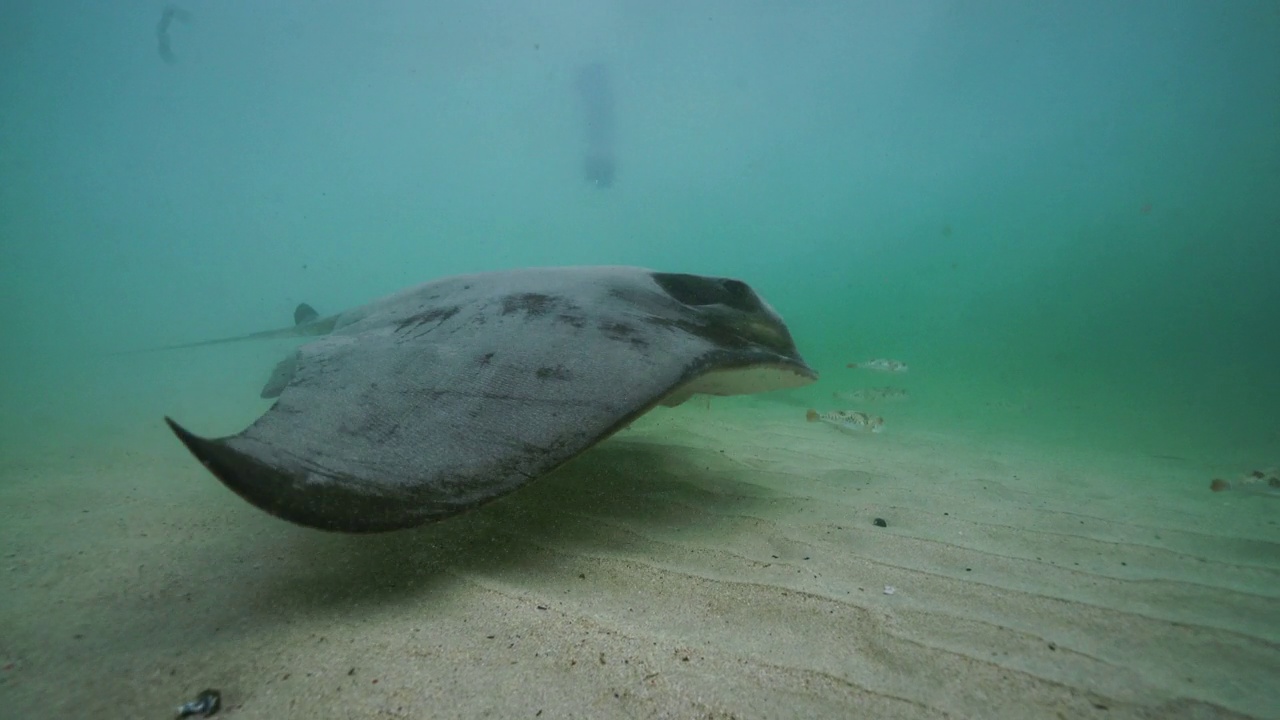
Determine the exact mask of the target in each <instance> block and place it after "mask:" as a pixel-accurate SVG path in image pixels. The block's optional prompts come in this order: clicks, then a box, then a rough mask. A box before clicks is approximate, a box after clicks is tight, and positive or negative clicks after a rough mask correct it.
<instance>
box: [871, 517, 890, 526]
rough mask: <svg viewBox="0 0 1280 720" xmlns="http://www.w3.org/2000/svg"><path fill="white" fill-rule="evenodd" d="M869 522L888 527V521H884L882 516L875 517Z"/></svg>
mask: <svg viewBox="0 0 1280 720" xmlns="http://www.w3.org/2000/svg"><path fill="white" fill-rule="evenodd" d="M871 524H872V525H875V526H876V527H889V523H887V522H885V521H884V518H876V519H875V520H872V521H871Z"/></svg>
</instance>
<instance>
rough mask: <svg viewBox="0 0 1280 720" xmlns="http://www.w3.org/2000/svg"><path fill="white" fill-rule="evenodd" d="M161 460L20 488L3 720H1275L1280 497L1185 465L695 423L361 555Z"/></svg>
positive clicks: (713, 417)
mask: <svg viewBox="0 0 1280 720" xmlns="http://www.w3.org/2000/svg"><path fill="white" fill-rule="evenodd" d="M154 438H155V442H154V444H151V445H149V446H148V447H145V448H143V447H136V448H133V449H130V450H127V451H126V450H115V451H102V452H101V453H89V454H84V453H82V454H81V455H80V456H79V457H66V456H59V457H50V458H47V459H31V458H27V459H17V458H12V457H11V458H6V459H5V460H4V461H3V465H2V466H0V666H2V667H3V670H0V716H2V717H4V718H15V719H26V718H131V719H134V718H139V719H140V718H166V717H172V715H173V711H174V708H176V706H177V705H178V704H180V703H181V702H182V701H184V700H188V699H191V698H193V697H194V696H195V695H196V694H197V693H198V692H200V691H201V690H203V689H205V688H207V687H214V688H218V689H219V690H220V691H221V692H222V696H223V702H224V708H223V710H222V712H221V713H220V714H219V717H226V718H243V719H248V718H271V719H273V720H278V719H279V718H307V720H325V719H327V718H480V717H486V718H537V717H542V718H615V717H617V718H742V719H748V718H854V717H865V718H878V719H883V718H943V717H952V718H1017V719H1020V720H1027V719H1031V718H1136V717H1141V718H1166V719H1173V718H1230V717H1255V718H1267V717H1270V718H1276V717H1280V682H1277V678H1280V525H1278V524H1277V521H1278V520H1280V500H1277V499H1274V498H1266V497H1257V496H1247V495H1235V494H1232V493H1221V494H1214V493H1209V492H1208V490H1207V483H1208V479H1209V472H1210V471H1209V469H1207V468H1205V467H1201V466H1198V465H1196V463H1194V462H1192V461H1189V460H1183V459H1181V458H1172V457H1171V458H1156V457H1148V456H1141V455H1135V456H1133V457H1126V456H1123V455H1114V454H1113V455H1099V454H1096V453H1091V452H1089V451H1085V450H1079V449H1064V448H1061V447H1057V448H1053V447H1048V446H1033V445H1031V444H1028V443H1017V442H1013V441H1010V440H1005V441H996V440H990V439H988V440H983V441H974V440H966V439H964V438H963V437H958V436H953V435H945V434H935V433H929V432H925V431H912V430H909V429H906V428H890V430H889V431H887V432H885V433H882V434H879V435H875V436H870V435H865V436H863V435H848V434H845V433H842V432H839V431H837V430H835V429H833V428H831V427H829V426H826V425H822V424H811V423H806V422H804V420H803V410H799V411H797V410H796V409H795V408H794V407H789V406H786V405H780V404H771V403H756V404H741V405H732V404H728V405H724V406H721V405H715V406H713V407H711V409H710V410H707V409H704V408H702V407H701V406H700V405H698V404H694V403H690V404H688V405H686V406H684V407H681V408H678V409H675V410H659V411H657V412H655V413H652V414H650V415H649V416H647V417H645V418H642V419H641V420H640V421H639V422H638V423H637V424H636V425H635V426H633V427H632V428H630V429H628V430H625V431H623V432H622V433H620V434H619V435H617V436H616V437H614V438H612V439H611V440H609V441H607V442H605V443H604V444H602V445H600V446H599V447H597V448H595V449H594V450H592V451H591V452H589V453H587V454H585V455H583V456H582V457H580V458H578V459H577V460H575V461H574V462H573V463H571V464H570V465H568V466H566V467H565V468H563V469H561V470H560V471H558V472H556V473H554V474H552V475H550V476H548V477H546V478H543V479H541V480H539V481H538V482H536V483H533V484H532V485H530V486H529V487H527V488H525V489H523V490H521V491H520V492H518V493H515V494H514V495H511V496H509V497H507V498H504V499H503V500H500V501H498V502H496V503H493V504H491V505H489V506H487V507H485V508H482V509H480V510H478V511H475V512H472V513H469V514H467V515H464V516H461V517H459V518H456V519H454V520H450V521H447V522H444V523H440V524H437V525H434V526H430V527H426V528H422V529H419V530H413V531H405V532H398V533H390V534H384V535H374V536H343V535H333V534H326V533H322V532H317V531H310V530H306V529H302V528H298V527H294V526H292V525H290V524H288V523H285V522H283V521H281V520H277V519H275V518H272V517H270V516H268V515H266V514H264V513H262V512H260V511H258V510H256V509H254V508H252V507H251V506H249V505H248V504H246V503H245V502H243V501H241V500H240V499H239V498H237V497H235V496H234V495H233V494H232V493H230V492H229V491H227V490H226V489H225V488H223V487H222V486H221V485H220V484H219V483H217V482H216V481H215V480H214V479H213V478H212V477H211V476H209V475H208V474H207V473H206V472H205V470H204V469H203V468H201V467H200V466H199V465H198V464H197V463H195V462H194V461H193V460H192V459H191V458H190V457H189V456H188V455H186V453H185V451H184V450H182V449H181V447H179V446H178V444H177V442H176V441H174V440H173V439H172V438H171V437H168V436H166V435H165V434H164V431H163V430H162V429H160V427H159V426H158V424H157V427H156V432H155V433H154ZM877 518H879V519H882V520H884V521H885V527H879V526H878V525H877V524H876V523H875V520H876V519H877ZM890 588H891V590H890Z"/></svg>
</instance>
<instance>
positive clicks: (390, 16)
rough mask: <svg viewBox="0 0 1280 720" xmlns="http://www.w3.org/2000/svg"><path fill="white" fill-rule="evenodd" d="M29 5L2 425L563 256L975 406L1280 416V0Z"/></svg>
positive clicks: (70, 419) (825, 359)
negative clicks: (758, 311) (127, 355)
mask: <svg viewBox="0 0 1280 720" xmlns="http://www.w3.org/2000/svg"><path fill="white" fill-rule="evenodd" d="M3 12H4V18H3V23H0V24H2V25H3V28H4V29H3V30H2V31H0V32H3V34H4V41H3V43H2V45H0V53H3V57H2V60H3V67H4V68H5V69H4V71H3V75H2V76H0V77H2V78H3V80H2V84H0V92H3V98H2V100H0V106H2V107H3V110H0V123H2V125H0V142H2V143H3V146H2V162H3V165H2V166H0V174H2V177H0V188H3V189H2V190H0V223H2V224H3V225H2V233H3V234H2V235H0V251H2V252H3V255H2V256H0V261H2V262H0V288H3V298H2V299H3V302H2V303H0V312H2V313H3V318H2V319H3V323H4V327H5V343H4V344H5V347H6V350H5V353H4V356H3V363H4V366H5V368H4V369H5V371H4V373H3V374H0V392H2V393H3V396H2V397H3V405H2V407H3V408H4V410H3V413H4V415H3V428H4V436H5V437H6V438H7V439H8V440H7V442H6V444H7V445H11V446H15V445H16V446H18V447H21V446H22V445H23V444H24V443H25V442H27V441H28V440H32V439H34V440H38V441H40V442H45V441H48V439H49V438H52V437H57V438H59V442H61V440H62V439H67V440H71V439H72V438H71V437H66V438H63V436H65V435H66V434H67V433H68V432H69V431H73V432H72V434H73V437H74V438H75V440H76V441H77V442H84V441H86V440H89V439H90V438H91V437H92V434H93V433H101V432H116V431H118V430H119V428H120V425H121V417H120V416H121V415H122V414H123V415H124V416H125V417H127V418H128V421H127V422H129V423H135V422H141V421H144V420H149V421H150V426H151V427H158V426H157V425H156V423H155V421H156V418H154V417H151V418H145V417H143V416H140V415H139V416H135V415H131V414H129V413H130V408H131V405H132V402H133V398H135V397H136V396H146V395H151V396H154V395H155V394H156V393H157V387H156V385H155V381H156V379H157V378H156V377H155V376H154V375H153V374H151V373H147V374H145V375H141V376H138V375H132V374H130V368H129V363H128V362H123V361H121V360H118V359H109V358H105V357H104V355H105V354H107V353H110V352H112V351H122V350H131V349H137V348H142V347H148V346H152V345H157V344H167V343H172V342H179V341H183V340H194V339H203V338H205V337H213V336H218V335H230V334H236V333H239V332H247V331H249V330H256V329H261V328H266V327H275V326H277V325H280V324H281V323H282V321H287V320H288V318H289V312H290V311H291V309H292V308H293V306H294V305H295V304H296V303H298V302H300V301H303V300H305V301H308V302H310V303H312V304H313V305H315V306H317V307H319V308H321V309H322V311H323V310H326V309H329V310H336V309H338V308H345V307H349V306H353V305H356V304H359V303H361V302H364V301H366V300H368V299H371V298H373V297H377V296H380V295H383V294H386V293H388V292H391V291H394V290H396V289H399V288H401V287H404V286H407V285H410V284H415V283H418V282H422V281H425V280H429V279H432V278H436V277H441V276H446V275H451V274H457V273H464V272H475V271H482V270H491V269H498V268H511V267H521V266H529V265H561V264H575V265H576V264H637V265H643V266H647V267H653V268H655V269H662V270H672V271H682V272H697V273H706V274H713V275H727V276H733V277H740V278H743V279H745V280H747V281H748V282H751V283H752V284H753V285H754V286H755V287H756V288H757V289H758V290H760V291H761V292H762V294H763V295H764V296H765V297H766V298H768V299H769V300H770V301H771V302H772V303H773V304H774V306H775V307H776V308H777V309H778V310H779V311H780V312H781V313H782V314H783V316H784V317H785V318H786V319H787V320H788V321H789V323H790V324H791V326H792V329H793V332H794V333H795V334H796V336H797V339H798V342H799V344H800V346H801V348H802V350H804V351H805V352H806V356H807V358H808V359H809V360H810V362H811V363H812V364H814V366H815V367H818V368H819V369H823V370H827V372H828V373H829V374H838V373H839V372H840V369H841V368H843V365H844V364H845V363H846V362H850V361H856V360H857V359H859V358H861V357H862V356H864V355H865V356H876V355H891V356H902V357H904V358H910V359H911V360H912V361H913V362H912V365H913V372H914V375H915V376H916V377H919V378H920V382H926V383H929V384H930V385H931V386H935V388H936V392H934V394H935V396H937V397H939V398H947V402H946V403H942V404H941V406H940V407H937V408H935V409H936V410H937V411H938V412H940V413H942V414H943V416H944V417H943V418H942V419H943V420H944V421H945V423H947V424H957V423H958V424H962V425H974V426H976V425H982V424H985V423H987V422H988V421H989V420H990V418H988V417H987V416H988V415H989V414H990V413H988V412H987V408H988V403H990V402H992V401H1003V400H1005V399H1007V398H1010V397H1013V398H1016V397H1021V396H1022V395H1023V394H1024V393H1034V394H1035V395H1036V396H1037V398H1038V400H1037V401H1036V402H1035V403H1034V407H1032V408H1031V410H1030V411H1029V412H1030V414H1031V415H1032V416H1033V417H1034V420H1035V423H1034V424H1032V425H1027V424H1026V423H1025V422H1022V421H1020V422H1019V423H1018V424H1017V425H1018V428H1019V429H1020V431H1026V432H1043V433H1054V434H1066V435H1068V436H1070V437H1072V438H1079V439H1080V440H1081V441H1088V442H1104V443H1110V444H1118V445H1122V446H1123V445H1126V444H1130V443H1138V444H1141V445H1142V446H1143V447H1144V448H1150V449H1159V448H1164V449H1166V450H1167V449H1168V448H1170V447H1185V446H1186V445H1187V444H1191V445H1194V446H1196V447H1209V448H1213V449H1214V450H1215V451H1219V452H1229V453H1242V454H1249V453H1250V452H1255V451H1258V450H1261V449H1266V448H1271V449H1274V448H1275V447H1276V446H1277V444H1280V363H1277V362H1276V361H1275V358H1276V357H1277V356H1278V354H1280V333H1277V332H1276V331H1275V330H1274V328H1275V327H1280V325H1277V321H1276V315H1277V309H1280V289H1278V285H1280V283H1277V277H1278V276H1280V243H1278V242H1277V239H1278V238H1277V233H1278V232H1280V231H1278V230H1277V228H1280V202H1276V198H1277V197H1280V170H1278V169H1277V168H1278V164H1280V132H1277V127H1278V126H1280V81H1277V73H1278V72H1280V53H1277V51H1276V49H1275V43H1274V42H1273V41H1274V39H1275V37H1276V36H1277V35H1276V33H1277V31H1278V30H1280V14H1278V13H1277V12H1276V10H1275V7H1274V5H1273V4H1271V3H1267V2H1238V3H1232V4H1230V5H1229V6H1215V5H1211V4H1206V3H1199V2H1184V3H1168V2H1129V3H1106V2H1087V3H1047V4H1046V3H1037V4H1033V5H1031V4H1026V3H999V2H996V3H967V4H962V3H946V2H912V3H855V4H848V5H840V6H838V9H837V6H836V5H834V4H831V3H787V4H774V3H762V2H755V3H625V2H624V3H588V2H581V3H572V2H554V3H537V4H523V3H502V2H481V3H432V4H424V3H395V2H376V3H362V4H358V5H357V4H351V3H340V2H322V3H270V4H262V3H246V2H219V3H188V5H187V6H184V12H185V15H183V16H181V17H180V18H178V19H174V20H172V21H171V22H169V23H168V26H167V28H165V29H164V34H165V38H166V44H167V48H166V49H167V53H168V55H167V56H165V57H162V55H161V53H160V52H159V51H158V47H157V45H158V42H157V35H158V27H157V20H158V18H160V16H161V13H162V6H161V5H159V4H148V3H130V4H126V3H88V2H82V3H71V2H68V3H55V4H48V3H29V2H22V3H9V4H7V6H6V9H5V10H4V11H3ZM166 60H168V61H167V62H166ZM592 64H596V65H598V66H600V67H602V68H605V69H607V73H608V79H609V81H610V85H609V90H610V91H611V92H612V96H613V97H612V101H613V105H614V108H613V113H612V114H613V118H612V120H613V124H614V125H615V127H614V128H613V131H612V136H613V137H612V143H613V152H614V154H615V159H614V162H615V164H616V178H615V179H614V180H613V182H612V183H611V184H610V185H609V186H607V187H600V186H598V185H596V184H594V183H591V182H589V181H587V179H584V177H583V162H584V153H585V152H586V150H587V143H588V139H589V138H588V137H587V135H588V133H587V132H586V131H585V130H584V124H585V120H586V119H585V118H584V115H585V113H584V108H583V104H584V102H583V98H582V97H581V95H580V94H579V93H578V92H576V91H575V78H576V76H577V74H578V73H579V72H580V71H581V68H583V67H585V66H589V65H592ZM286 324H287V322H286ZM863 359H865V358H863ZM172 360H173V362H176V363H181V364H187V363H192V364H197V365H199V364H201V363H202V362H203V359H202V358H200V357H198V356H197V355H192V354H188V355H186V356H182V357H174V358H173V359H172ZM172 372H174V373H178V372H181V371H180V369H174V370H172ZM198 380H199V378H198V376H196V377H183V382H191V381H198ZM27 436H34V437H33V438H30V437H27ZM19 438H22V439H19Z"/></svg>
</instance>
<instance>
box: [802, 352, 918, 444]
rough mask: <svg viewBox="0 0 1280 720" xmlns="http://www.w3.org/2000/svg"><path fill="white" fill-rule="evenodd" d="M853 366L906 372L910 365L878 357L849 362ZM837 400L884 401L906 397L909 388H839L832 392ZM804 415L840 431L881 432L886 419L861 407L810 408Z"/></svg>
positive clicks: (887, 386) (886, 386)
mask: <svg viewBox="0 0 1280 720" xmlns="http://www.w3.org/2000/svg"><path fill="white" fill-rule="evenodd" d="M847 367H849V368H850V369H855V370H874V371H877V372H890V373H904V372H906V371H907V364H906V363H904V362H902V361H900V360H889V359H887V358H876V359H874V360H867V361H866V362H858V363H849V364H848V365H847ZM831 396H832V397H834V398H835V399H836V400H844V401H847V402H856V403H883V402H893V401H898V400H906V399H907V397H908V396H909V395H908V393H907V391H906V389H904V388H900V387H892V386H889V385H883V386H880V387H864V388H858V389H857V390H845V391H836V392H833V393H831ZM805 418H806V419H808V421H809V422H820V423H824V424H826V425H830V426H832V427H834V428H836V429H837V430H844V431H849V432H872V433H878V432H880V431H882V430H884V418H882V417H880V416H879V415H872V414H871V413H868V412H863V411H861V410H829V411H827V412H818V411H817V410H815V409H813V408H810V409H809V410H807V411H806V412H805Z"/></svg>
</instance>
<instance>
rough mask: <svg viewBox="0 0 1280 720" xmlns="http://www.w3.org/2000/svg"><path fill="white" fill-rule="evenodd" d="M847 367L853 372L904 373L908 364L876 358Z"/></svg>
mask: <svg viewBox="0 0 1280 720" xmlns="http://www.w3.org/2000/svg"><path fill="white" fill-rule="evenodd" d="M845 367H847V368H849V369H851V370H876V371H879V372H891V373H904V372H906V371H907V364H906V363H904V362H901V361H899V360H886V359H884V358H876V359H875V360H868V361H866V362H860V363H849V364H848V365H846V366H845Z"/></svg>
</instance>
